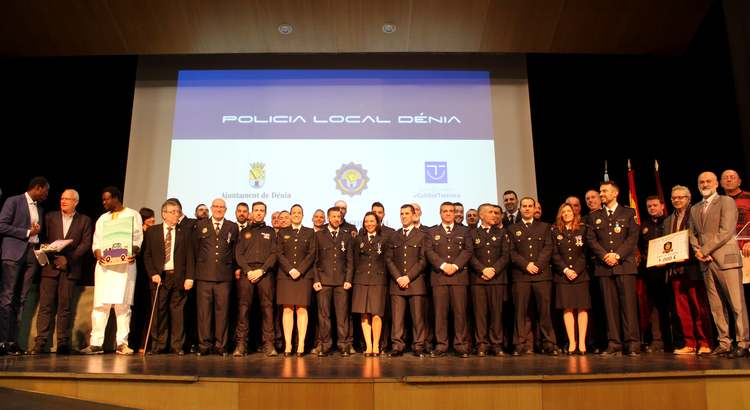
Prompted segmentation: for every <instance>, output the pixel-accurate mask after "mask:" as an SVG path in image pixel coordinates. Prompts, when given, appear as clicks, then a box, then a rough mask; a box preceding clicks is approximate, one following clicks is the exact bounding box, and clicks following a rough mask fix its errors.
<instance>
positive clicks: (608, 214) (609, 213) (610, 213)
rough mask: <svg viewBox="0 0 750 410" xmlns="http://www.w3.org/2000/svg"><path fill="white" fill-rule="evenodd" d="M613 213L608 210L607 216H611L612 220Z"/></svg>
mask: <svg viewBox="0 0 750 410" xmlns="http://www.w3.org/2000/svg"><path fill="white" fill-rule="evenodd" d="M613 213H614V211H612V210H611V209H607V216H609V217H610V218H611V217H612V214H613Z"/></svg>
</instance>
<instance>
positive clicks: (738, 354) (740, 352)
mask: <svg viewBox="0 0 750 410" xmlns="http://www.w3.org/2000/svg"><path fill="white" fill-rule="evenodd" d="M747 356H748V351H747V349H744V348H741V347H739V346H738V347H735V348H734V351H732V353H731V354H728V355H727V357H728V358H730V359H740V358H743V357H747Z"/></svg>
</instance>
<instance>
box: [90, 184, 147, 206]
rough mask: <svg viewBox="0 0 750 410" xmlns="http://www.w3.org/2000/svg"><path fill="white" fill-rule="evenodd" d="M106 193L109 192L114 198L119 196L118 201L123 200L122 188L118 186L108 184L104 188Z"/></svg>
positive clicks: (103, 192)
mask: <svg viewBox="0 0 750 410" xmlns="http://www.w3.org/2000/svg"><path fill="white" fill-rule="evenodd" d="M105 193H109V195H111V196H112V198H117V200H118V201H120V202H122V191H120V188H117V187H116V186H108V187H106V188H104V189H102V195H104V194H105ZM151 212H154V211H151Z"/></svg>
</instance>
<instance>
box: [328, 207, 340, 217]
mask: <svg viewBox="0 0 750 410" xmlns="http://www.w3.org/2000/svg"><path fill="white" fill-rule="evenodd" d="M331 212H341V208H339V207H337V206H332V207H330V208H328V212H326V215H331Z"/></svg>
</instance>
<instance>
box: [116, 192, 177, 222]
mask: <svg viewBox="0 0 750 410" xmlns="http://www.w3.org/2000/svg"><path fill="white" fill-rule="evenodd" d="M112 196H114V195H112ZM165 205H166V203H165ZM138 213H139V214H141V220H142V221H145V220H146V219H149V218H154V217H155V214H154V210H153V209H151V208H146V207H143V208H141V209H139V210H138Z"/></svg>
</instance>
